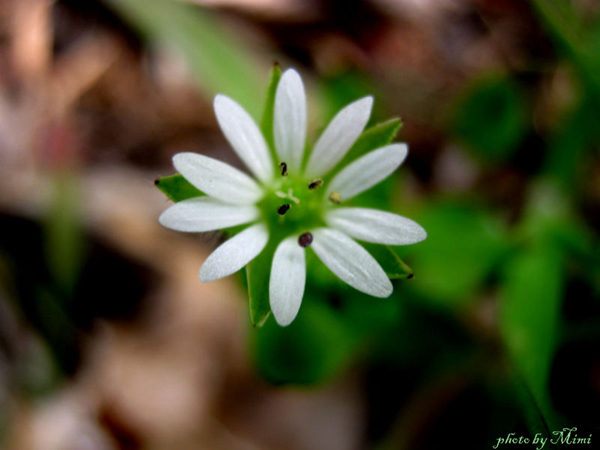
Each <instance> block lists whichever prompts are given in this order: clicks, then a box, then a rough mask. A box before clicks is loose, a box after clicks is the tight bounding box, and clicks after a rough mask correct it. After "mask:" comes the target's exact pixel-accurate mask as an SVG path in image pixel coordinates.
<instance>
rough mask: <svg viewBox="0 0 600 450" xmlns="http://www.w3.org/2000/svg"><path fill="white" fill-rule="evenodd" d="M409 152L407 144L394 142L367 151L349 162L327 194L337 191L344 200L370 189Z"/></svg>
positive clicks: (336, 177) (332, 181) (392, 170)
mask: <svg viewBox="0 0 600 450" xmlns="http://www.w3.org/2000/svg"><path fill="white" fill-rule="evenodd" d="M407 153H408V147H407V145H406V144H392V145H388V146H385V147H381V148H380V149H377V150H373V151H372V152H370V153H367V154H366V155H365V156H362V157H360V158H358V159H357V160H356V161H354V162H352V163H350V164H348V166H346V167H345V168H344V169H342V171H341V172H340V173H338V174H337V175H336V176H335V177H334V178H333V180H331V183H330V184H329V188H328V189H327V196H329V195H330V194H331V192H334V191H335V192H338V193H339V194H340V196H341V198H342V201H344V200H348V199H349V198H352V197H354V196H355V195H358V194H360V193H361V192H364V191H366V190H367V189H370V188H371V187H373V186H375V185H376V184H378V183H379V182H380V181H382V180H384V179H385V178H387V177H388V176H389V175H390V174H391V173H392V172H394V170H396V169H397V168H398V166H400V164H402V162H403V161H404V158H406V154H407Z"/></svg>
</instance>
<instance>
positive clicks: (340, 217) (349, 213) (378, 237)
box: [326, 208, 427, 245]
mask: <svg viewBox="0 0 600 450" xmlns="http://www.w3.org/2000/svg"><path fill="white" fill-rule="evenodd" d="M326 221H327V223H328V224H329V225H330V226H331V227H333V228H336V229H338V230H340V231H343V232H344V233H346V234H348V235H350V236H352V237H353V238H356V239H360V240H361V241H366V242H374V243H376V244H387V245H408V244H415V243H417V242H421V241H422V240H424V239H425V238H426V237H427V232H426V231H425V230H424V229H423V227H422V226H421V225H419V224H418V223H416V222H414V221H412V220H410V219H407V218H406V217H402V216H399V215H397V214H392V213H389V212H385V211H379V210H377V209H368V208H336V209H334V210H332V211H330V212H329V213H327V216H326Z"/></svg>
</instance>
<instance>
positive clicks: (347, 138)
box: [306, 97, 373, 177]
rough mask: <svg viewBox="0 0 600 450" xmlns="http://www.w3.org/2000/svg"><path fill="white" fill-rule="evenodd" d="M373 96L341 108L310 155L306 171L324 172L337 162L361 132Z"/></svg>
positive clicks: (313, 174)
mask: <svg viewBox="0 0 600 450" xmlns="http://www.w3.org/2000/svg"><path fill="white" fill-rule="evenodd" d="M372 107H373V97H365V98H362V99H360V100H357V101H355V102H354V103H351V104H349V105H348V106H346V107H345V108H344V109H342V110H341V111H340V112H339V113H338V114H337V115H336V116H335V117H334V118H333V120H332V121H331V122H330V123H329V125H328V126H327V129H326V130H325V131H324V132H323V134H322V135H321V137H320V138H319V140H318V141H317V143H316V144H315V148H314V150H313V152H312V154H311V155H310V159H309V160H308V165H307V166H306V173H307V174H308V175H309V176H310V177H318V176H321V175H324V174H326V173H327V172H329V171H330V170H331V169H333V168H334V167H335V166H336V164H337V163H339V162H340V161H341V160H342V158H343V157H344V156H346V153H348V150H350V147H352V144H354V142H355V141H356V139H357V138H358V137H359V136H360V134H361V133H362V132H363V130H364V128H365V125H367V122H368V121H369V117H370V116H371V108H372Z"/></svg>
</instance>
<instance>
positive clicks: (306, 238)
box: [298, 233, 313, 248]
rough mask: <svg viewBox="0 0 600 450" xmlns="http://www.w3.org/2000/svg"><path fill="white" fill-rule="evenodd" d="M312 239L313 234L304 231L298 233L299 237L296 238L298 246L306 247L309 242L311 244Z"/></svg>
mask: <svg viewBox="0 0 600 450" xmlns="http://www.w3.org/2000/svg"><path fill="white" fill-rule="evenodd" d="M312 241H313V235H312V234H310V233H304V234H302V235H300V237H299V238H298V244H299V245H300V247H305V248H306V247H308V246H309V245H310V244H312Z"/></svg>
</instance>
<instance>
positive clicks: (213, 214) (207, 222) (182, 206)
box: [158, 197, 259, 232]
mask: <svg viewBox="0 0 600 450" xmlns="http://www.w3.org/2000/svg"><path fill="white" fill-rule="evenodd" d="M258 216H259V211H258V209H257V208H256V207H255V206H253V205H229V204H226V203H222V202H220V201H219V200H217V199H214V198H211V197H196V198H190V199H188V200H183V201H182V202H179V203H175V204H174V205H173V206H171V207H170V208H169V209H167V210H166V211H165V212H163V213H162V214H161V215H160V217H159V218H158V221H159V222H160V223H161V225H163V226H165V227H167V228H171V229H173V230H177V231H191V232H201V231H212V230H219V229H221V228H227V227H233V226H236V225H242V224H244V223H248V222H252V221H253V220H256V219H257V218H258Z"/></svg>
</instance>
